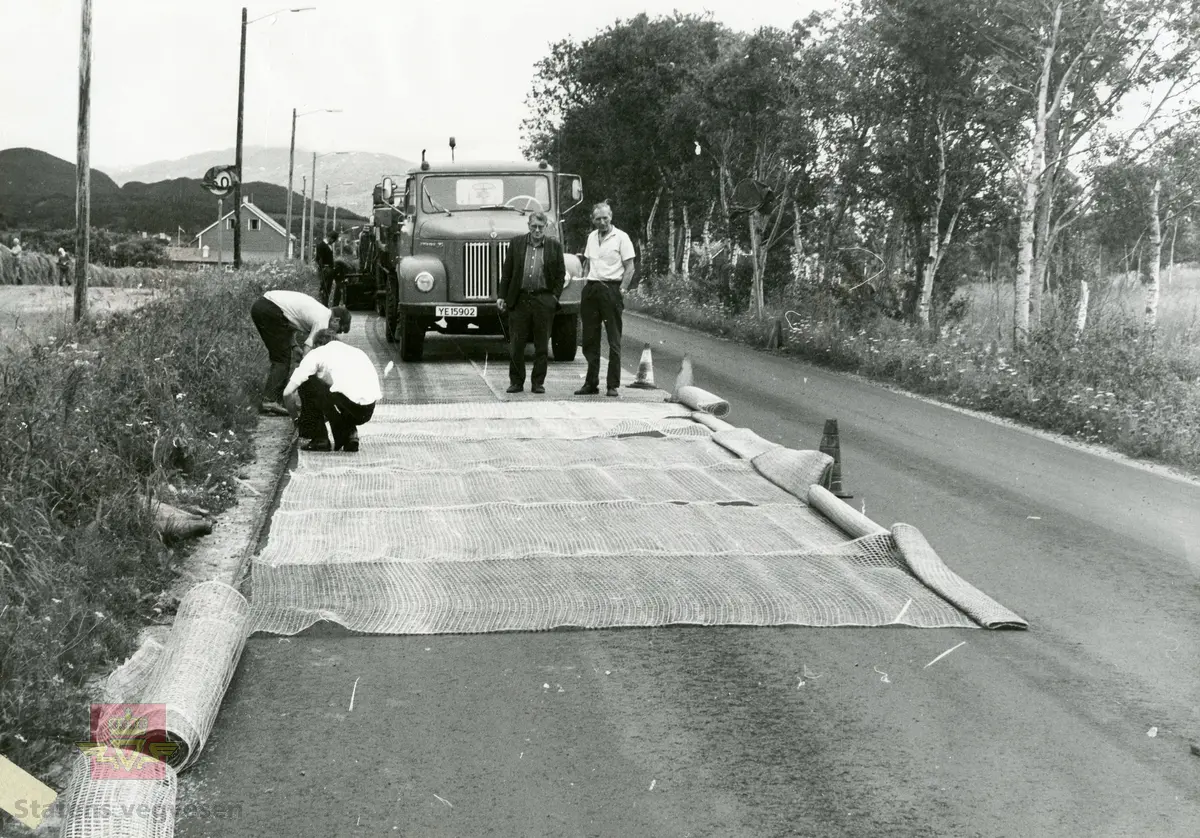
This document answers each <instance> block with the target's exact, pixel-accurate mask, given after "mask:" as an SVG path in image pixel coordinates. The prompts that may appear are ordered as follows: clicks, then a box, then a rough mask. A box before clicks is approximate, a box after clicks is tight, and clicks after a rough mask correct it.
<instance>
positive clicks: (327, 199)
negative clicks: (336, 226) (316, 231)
mask: <svg viewBox="0 0 1200 838" xmlns="http://www.w3.org/2000/svg"><path fill="white" fill-rule="evenodd" d="M321 224H322V226H323V227H324V228H325V235H327V236H328V235H329V184H328V183H327V184H325V220H324V221H322V222H321Z"/></svg>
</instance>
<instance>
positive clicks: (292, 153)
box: [287, 108, 342, 259]
mask: <svg viewBox="0 0 1200 838" xmlns="http://www.w3.org/2000/svg"><path fill="white" fill-rule="evenodd" d="M341 112H342V109H341V108H318V109H317V110H313V111H305V112H304V113H301V114H298V113H296V109H295V108H292V144H291V147H290V149H289V150H288V194H287V231H288V236H287V258H289V259H291V258H292V189H293V186H292V183H293V173H294V172H295V170H296V120H297V119H299V118H300V117H303V116H308V115H309V114H314V113H341ZM301 214H302V215H303V213H301ZM301 221H303V217H302V218H301ZM300 241H301V242H302V243H303V241H304V238H303V236H301V239H300Z"/></svg>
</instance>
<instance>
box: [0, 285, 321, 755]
mask: <svg viewBox="0 0 1200 838" xmlns="http://www.w3.org/2000/svg"><path fill="white" fill-rule="evenodd" d="M128 276H129V279H130V280H131V281H132V280H134V279H136V278H137V277H135V276H134V275H133V274H130V275H128ZM153 276H155V277H157V276H158V274H154V275H153ZM161 279H162V280H163V284H165V285H167V286H169V288H170V290H168V291H164V292H160V293H158V294H156V295H155V296H154V297H153V298H152V299H151V300H150V301H149V302H147V303H146V304H144V305H142V306H141V307H139V308H137V309H134V310H131V311H115V312H112V313H111V314H110V315H109V316H107V317H106V318H105V319H103V320H102V321H99V322H92V323H88V322H85V323H84V324H82V325H79V326H72V327H69V328H66V329H64V330H62V331H60V332H57V333H49V334H45V333H43V334H38V335H36V336H31V335H30V333H28V332H19V333H10V335H9V338H8V340H7V343H6V346H5V347H4V349H2V350H0V448H2V450H3V456H0V752H2V753H4V754H5V755H6V756H8V757H9V758H10V759H12V760H13V761H14V762H16V763H17V764H19V765H21V766H22V767H23V768H25V769H26V770H30V771H32V772H34V773H39V772H44V771H46V770H48V769H49V768H50V767H51V766H52V765H53V764H55V762H56V761H57V760H58V759H59V758H61V757H62V756H63V755H64V754H66V753H68V752H69V749H70V748H72V747H73V743H74V742H77V741H81V740H82V739H84V738H85V737H86V734H87V731H88V704H89V701H90V700H91V698H92V697H93V696H94V692H92V686H94V684H91V685H90V683H89V682H93V681H94V679H96V678H99V677H103V676H105V675H106V674H107V673H108V672H109V671H110V670H111V669H112V668H113V667H114V666H115V665H117V664H119V663H120V662H121V661H122V660H123V659H124V658H125V657H126V656H127V655H128V654H130V653H131V652H132V651H133V648H134V643H135V640H136V638H137V636H138V633H139V631H140V630H141V629H142V628H143V627H144V626H145V625H146V624H147V623H148V622H154V621H158V620H162V619H164V618H165V617H166V616H168V615H166V614H165V613H164V612H165V611H168V610H169V609H170V608H171V605H170V604H169V603H165V602H161V601H160V596H161V592H162V591H163V590H164V589H165V588H166V587H168V586H169V583H170V581H171V579H172V578H173V575H174V574H175V573H176V569H177V566H178V564H179V561H180V558H181V550H183V549H186V548H183V547H181V546H179V545H171V544H167V543H163V541H162V540H161V539H160V538H159V537H158V536H157V535H156V533H155V531H154V529H153V527H152V515H151V511H150V506H149V503H148V501H147V498H150V497H153V498H156V499H158V500H161V501H164V502H168V503H171V504H173V505H176V506H180V507H182V508H185V509H189V508H190V509H199V510H203V511H205V512H208V513H214V514H215V513H219V512H220V511H221V510H222V509H224V508H226V507H227V506H228V504H229V503H230V502H231V499H232V497H233V491H232V488H231V487H232V485H233V481H234V479H235V476H236V474H237V472H238V470H239V468H240V467H241V466H242V464H244V463H246V462H247V461H248V460H249V458H250V457H251V456H252V452H253V447H252V444H251V439H250V437H251V433H252V431H253V430H254V427H255V425H256V423H257V413H256V407H257V403H258V399H257V397H258V391H259V388H260V386H261V383H262V376H263V374H264V369H265V365H264V352H263V350H262V346H261V343H260V341H259V338H258V335H257V334H256V332H255V331H254V328H253V326H252V325H251V323H250V319H249V314H248V312H249V309H250V305H251V304H252V303H253V301H254V300H255V299H256V297H257V296H258V295H259V294H261V293H262V292H263V291H264V290H267V289H268V288H271V287H293V288H302V287H308V286H306V285H304V284H303V279H302V277H301V276H299V275H297V274H296V272H295V271H294V270H292V269H286V270H285V269H283V268H279V267H275V266H270V267H265V268H263V269H261V270H258V271H254V272H251V271H243V272H241V273H238V274H224V273H219V272H215V271H207V272H199V273H196V272H166V273H163V274H162V275H161ZM145 281H148V279H146V278H143V282H145ZM31 290H32V289H31ZM14 291H15V289H14Z"/></svg>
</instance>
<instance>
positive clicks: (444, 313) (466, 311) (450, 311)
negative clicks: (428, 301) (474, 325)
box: [434, 306, 479, 317]
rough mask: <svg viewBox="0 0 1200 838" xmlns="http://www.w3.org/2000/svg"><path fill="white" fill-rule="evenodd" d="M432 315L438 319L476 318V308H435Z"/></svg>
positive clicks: (477, 310)
mask: <svg viewBox="0 0 1200 838" xmlns="http://www.w3.org/2000/svg"><path fill="white" fill-rule="evenodd" d="M434 313H435V314H436V315H437V316H438V317H478V316H479V308H478V307H477V306H437V307H436V309H435V310H434Z"/></svg>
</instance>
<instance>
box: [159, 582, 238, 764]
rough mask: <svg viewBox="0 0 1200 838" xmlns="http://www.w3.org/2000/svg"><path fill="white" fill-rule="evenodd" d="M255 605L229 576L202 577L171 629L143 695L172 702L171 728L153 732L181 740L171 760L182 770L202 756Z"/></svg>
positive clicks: (169, 712)
mask: <svg viewBox="0 0 1200 838" xmlns="http://www.w3.org/2000/svg"><path fill="white" fill-rule="evenodd" d="M249 612H250V606H249V604H248V603H247V602H246V599H245V597H243V596H242V595H241V594H240V593H238V591H237V590H236V589H234V588H232V587H230V586H229V585H226V584H225V583H223V582H215V581H210V582H202V583H200V584H199V585H196V586H195V587H194V588H192V589H191V590H190V591H188V592H187V595H186V596H184V598H183V601H182V602H180V603H179V611H178V613H177V614H176V616H175V624H174V625H173V626H172V627H171V635H170V637H169V638H168V639H167V642H166V644H165V648H164V649H163V651H162V653H161V654H160V655H159V657H158V661H157V662H156V663H155V664H154V666H153V668H151V669H150V671H149V673H148V678H147V682H146V685H145V687H143V689H142V690H141V691H140V694H139V698H138V701H139V702H140V703H143V704H164V705H166V723H165V730H150V731H148V732H147V738H148V739H150V740H151V741H153V740H154V739H156V738H159V739H161V738H165V739H166V741H168V742H171V743H173V744H174V745H175V747H174V748H173V750H172V752H171V753H170V754H168V755H167V757H166V761H167V762H168V763H169V764H170V765H171V766H172V767H173V768H175V769H177V770H180V771H182V770H183V769H185V768H187V767H188V766H190V765H191V764H192V763H194V762H195V761H196V758H197V757H198V756H199V755H200V751H201V750H203V748H204V743H205V742H206V741H207V740H208V735H209V733H211V732H212V726H213V722H214V721H215V720H216V718H217V710H218V709H219V708H220V706H221V700H222V699H223V698H224V696H225V690H226V688H227V687H228V686H229V682H230V680H231V679H232V678H233V673H234V671H236V669H237V664H238V660H239V659H240V658H241V655H242V648H243V647H244V646H245V644H246V631H247V626H248V624H249Z"/></svg>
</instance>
